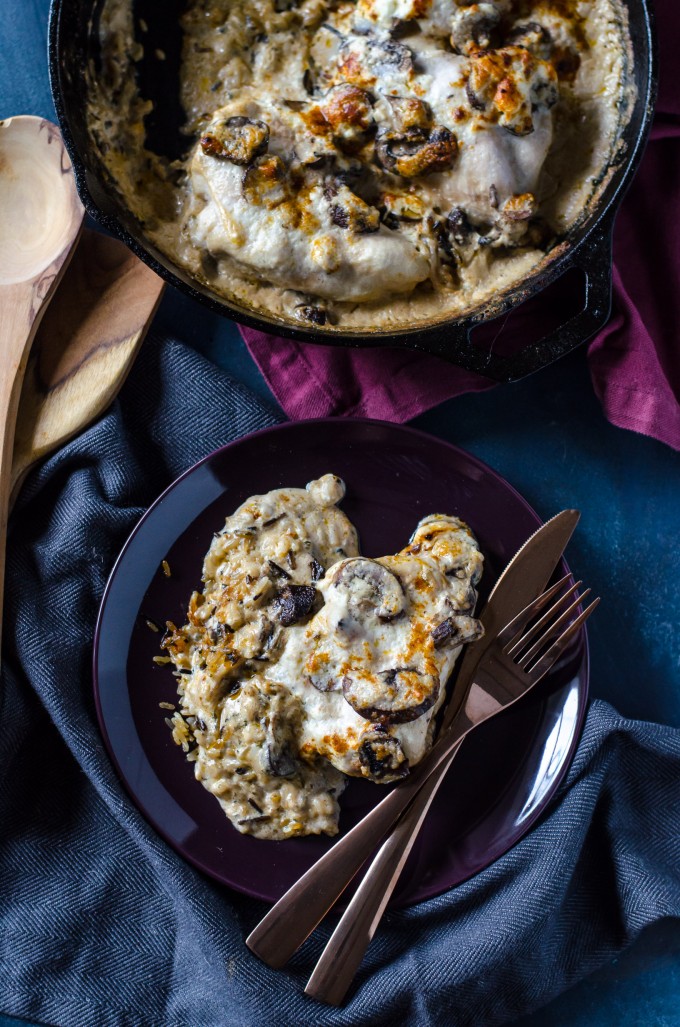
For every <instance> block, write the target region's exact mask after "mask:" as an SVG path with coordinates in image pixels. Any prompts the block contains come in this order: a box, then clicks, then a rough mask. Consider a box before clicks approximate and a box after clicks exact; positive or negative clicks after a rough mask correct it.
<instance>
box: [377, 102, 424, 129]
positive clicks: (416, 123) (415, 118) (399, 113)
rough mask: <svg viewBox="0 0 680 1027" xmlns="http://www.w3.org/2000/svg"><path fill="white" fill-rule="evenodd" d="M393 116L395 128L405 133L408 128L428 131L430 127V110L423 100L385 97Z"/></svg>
mask: <svg viewBox="0 0 680 1027" xmlns="http://www.w3.org/2000/svg"><path fill="white" fill-rule="evenodd" d="M385 99H386V100H387V101H388V102H389V104H390V107H391V108H392V114H393V116H394V122H395V128H396V129H397V130H398V131H400V132H406V131H407V130H408V129H409V128H423V129H429V128H430V127H431V125H432V109H431V108H430V105H429V104H427V103H425V101H424V100H418V99H417V98H416V97H414V96H386V97H385Z"/></svg>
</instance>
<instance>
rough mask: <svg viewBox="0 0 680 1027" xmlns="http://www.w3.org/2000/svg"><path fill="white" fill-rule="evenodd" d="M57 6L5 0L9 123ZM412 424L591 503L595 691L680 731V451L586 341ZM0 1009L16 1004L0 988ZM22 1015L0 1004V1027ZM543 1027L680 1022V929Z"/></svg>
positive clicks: (221, 347) (37, 94) (514, 475)
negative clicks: (598, 372)
mask: <svg viewBox="0 0 680 1027" xmlns="http://www.w3.org/2000/svg"><path fill="white" fill-rule="evenodd" d="M48 5H49V4H48V0H22V3H21V4H17V3H15V2H12V0H0V118H6V117H9V116H11V115H13V114H38V115H42V116H44V117H47V118H50V119H51V120H54V119H55V115H54V109H53V106H52V102H51V98H50V93H49V85H48V79H47V63H46V56H45V49H46V32H47V10H48ZM155 325H156V328H157V329H159V330H160V331H165V332H167V333H168V334H174V335H176V336H177V337H179V338H181V339H183V340H184V341H185V342H188V343H189V344H190V345H192V346H194V347H196V349H198V350H200V351H201V352H202V353H204V354H205V355H206V356H208V357H209V358H210V359H212V360H214V361H215V363H217V364H219V365H220V366H221V367H224V368H226V369H228V370H229V371H230V372H231V374H232V375H233V376H234V377H236V378H237V379H239V380H240V381H242V382H244V383H246V384H248V385H250V386H251V387H252V388H253V389H254V390H255V391H256V392H258V393H259V394H260V395H261V396H264V397H265V398H266V399H267V400H268V401H269V402H272V403H273V402H274V400H273V398H272V396H271V393H270V391H269V389H268V387H267V385H266V383H265V382H264V380H263V379H262V377H261V375H260V373H259V371H258V369H257V367H256V366H255V364H254V362H253V360H252V359H251V357H250V355H249V353H248V351H247V349H246V347H245V345H244V344H243V342H242V340H241V338H240V335H239V332H238V329H237V328H236V326H235V325H234V324H232V323H231V322H229V321H226V320H224V319H221V318H219V317H218V316H217V315H214V314H212V313H209V312H208V311H207V310H205V309H204V308H203V307H200V306H198V305H197V304H195V303H193V302H192V301H191V300H189V299H187V298H186V297H184V296H182V295H180V294H179V293H177V292H175V291H174V290H172V289H168V291H167V292H166V295H165V297H164V299H163V302H162V304H161V308H160V310H159V313H158V315H157V319H156V322H155ZM413 423H414V424H415V425H416V426H417V427H419V428H422V429H424V430H426V431H430V432H432V433H433V434H435V435H438V436H440V437H442V438H445V439H448V440H449V441H451V442H454V443H456V444H457V445H460V446H462V447H463V448H465V449H467V450H469V451H470V452H472V453H474V454H475V455H477V456H479V457H481V458H482V459H483V460H485V461H486V462H487V463H489V464H490V465H491V466H492V467H495V468H496V469H497V470H498V471H499V472H500V473H501V474H502V475H504V476H505V477H506V478H508V480H509V481H511V482H512V483H513V484H514V485H515V487H516V488H517V489H518V490H519V491H520V492H521V493H522V494H523V495H524V496H525V497H526V498H527V499H528V501H529V502H530V503H531V504H532V505H533V506H534V507H535V508H536V510H537V511H538V512H539V514H541V515H542V516H543V517H549V516H551V515H552V514H553V513H555V512H557V511H558V510H560V509H562V508H563V507H565V506H570V507H573V506H575V507H578V508H579V509H580V510H581V511H582V513H583V516H582V520H581V524H580V526H579V529H578V531H577V534H576V537H575V538H574V540H573V541H572V543H571V545H570V548H569V553H568V557H569V561H570V564H571V565H572V567H573V568H574V570H575V571H576V572H577V573H578V575H579V576H580V577H583V578H584V579H585V580H586V581H587V583H588V584H589V585H591V586H592V588H593V590H594V591H595V593H596V594H600V595H601V596H602V597H603V602H602V603H601V605H600V608H599V610H598V613H597V616H596V617H594V618H593V619H592V621H591V622H590V624H591V625H592V626H591V627H590V643H591V652H592V694H593V695H594V696H596V697H600V698H604V699H607V700H608V701H609V702H611V703H612V704H613V705H615V706H616V707H617V708H618V709H619V710H620V711H621V712H622V713H623V714H625V715H626V716H630V717H636V718H641V719H645V720H655V721H661V722H664V723H668V724H673V725H676V726H680V688H678V684H679V680H678V679H679V677H680V675H679V673H678V671H679V667H680V616H679V612H680V585H679V582H680V546H678V545H677V543H676V538H677V536H678V529H679V528H680V516H679V514H678V510H679V509H680V502H679V500H680V489H679V487H678V484H679V482H680V455H678V454H677V453H674V452H673V451H671V450H670V449H668V448H666V447H664V446H662V445H661V444H660V443H658V442H654V441H652V440H651V439H647V438H644V437H642V436H637V435H633V434H631V433H628V432H624V431H621V430H619V429H617V428H613V427H612V426H611V425H609V424H608V423H607V421H606V420H605V419H604V417H603V416H602V412H601V410H600V407H599V404H598V402H597V400H596V399H595V397H594V395H593V391H592V388H591V385H590V379H589V375H588V369H587V364H586V359H585V349H581V350H579V351H577V352H576V353H574V354H572V355H571V356H570V357H568V358H566V359H565V360H563V361H561V362H560V363H559V364H557V365H554V366H553V367H551V368H548V369H546V370H544V371H542V372H540V373H539V374H538V375H535V376H533V377H531V378H528V379H525V380H524V381H522V382H519V383H517V384H515V385H509V386H502V387H499V388H497V389H494V390H493V391H491V392H489V393H485V394H483V395H478V396H462V397H459V398H458V399H455V400H451V401H449V402H448V403H444V404H443V405H441V406H440V407H438V408H437V409H435V410H433V411H432V412H430V413H428V414H425V415H423V416H421V417H419V418H418V419H417V420H416V421H415V422H413ZM0 1010H2V1011H5V1012H9V1011H8V1010H5V1009H4V1004H3V996H2V994H0ZM20 1022H21V1021H16V1020H13V1019H11V1018H9V1017H5V1016H3V1015H2V1012H0V1027H8V1025H14V1024H18V1023H20ZM546 1024H548V1025H554V1027H586V1025H587V1027H601V1025H607V1027H608V1025H613V1024H624V1025H640V1027H676V1025H680V923H678V922H677V921H675V920H673V921H671V920H668V921H664V922H662V923H660V924H658V925H656V926H654V927H652V928H649V929H648V930H647V931H645V932H644V933H643V934H642V935H641V937H640V938H639V939H638V940H637V941H636V942H635V944H634V945H633V946H632V947H631V948H630V949H629V950H628V951H627V952H625V953H624V954H623V955H622V956H621V957H620V958H619V959H617V960H613V961H612V962H611V963H610V964H608V965H607V966H605V967H604V968H602V969H601V970H600V971H599V972H597V973H595V974H593V975H592V976H591V977H589V978H587V979H586V980H584V981H583V982H582V983H581V984H579V985H578V986H576V987H575V988H573V989H571V991H569V992H566V993H565V994H564V995H562V996H560V997H559V998H557V999H556V1000H555V1001H553V1002H552V1003H551V1004H550V1005H549V1006H547V1007H545V1008H544V1009H542V1010H541V1011H540V1012H538V1013H535V1014H534V1015H533V1016H528V1017H525V1018H523V1019H522V1020H520V1021H517V1027H543V1025H546ZM60 1027H68V1025H60ZM480 1027H483V1025H480Z"/></svg>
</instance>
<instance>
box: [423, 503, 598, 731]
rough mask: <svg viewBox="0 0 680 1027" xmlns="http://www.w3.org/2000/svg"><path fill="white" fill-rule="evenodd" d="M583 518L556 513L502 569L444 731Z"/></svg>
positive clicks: (469, 650) (463, 665) (456, 686)
mask: <svg viewBox="0 0 680 1027" xmlns="http://www.w3.org/2000/svg"><path fill="white" fill-rule="evenodd" d="M580 517H581V514H580V512H579V511H578V510H562V511H561V512H560V513H558V514H555V516H554V517H551V519H550V520H549V521H546V522H545V524H542V525H541V527H540V528H537V529H536V531H535V532H534V533H533V535H530V536H529V538H528V539H527V540H526V542H525V543H524V544H523V545H522V546H520V548H519V549H518V550H517V552H516V553H515V555H514V556H513V558H512V560H510V563H508V564H507V566H506V567H505V570H503V571H502V573H501V575H500V577H499V578H498V580H497V581H496V583H495V585H494V586H493V588H492V589H491V593H490V595H489V598H488V600H487V602H486V606H485V607H484V609H483V610H482V612H481V614H480V617H479V619H480V621H481V623H482V627H483V628H484V634H483V635H482V637H481V638H480V639H479V641H478V642H475V644H474V645H469V646H468V647H467V649H466V650H465V653H464V655H463V659H462V661H461V663H460V666H459V668H458V673H457V675H456V679H455V683H454V687H453V693H452V695H451V698H450V699H449V702H448V703H447V706H446V710H445V713H444V717H443V718H442V724H441V732H443V731H444V730H446V728H447V727H448V726H449V724H451V722H452V721H453V719H454V717H455V716H456V714H457V713H458V711H459V709H460V708H461V706H462V704H463V703H464V702H465V698H466V696H467V693H468V691H469V687H470V685H471V684H472V681H473V680H474V674H475V671H476V669H477V667H478V666H479V664H480V661H481V660H482V659H483V657H484V654H485V652H486V650H487V649H488V648H489V646H490V645H491V643H492V641H493V640H494V638H495V637H496V635H497V634H498V632H499V631H501V630H502V629H503V628H504V627H505V625H506V624H509V622H510V621H511V620H512V618H513V617H514V616H515V615H516V614H517V613H519V612H520V610H523V609H524V608H525V606H528V605H529V603H530V602H531V601H532V600H533V599H535V598H536V596H538V595H540V594H541V592H544V591H545V587H546V585H547V584H548V582H549V581H550V577H551V575H552V573H553V571H554V570H555V567H556V566H557V564H558V563H559V561H560V559H561V557H562V554H563V553H564V550H565V549H566V548H567V545H568V543H569V539H570V538H571V536H572V535H573V534H574V529H575V528H576V525H577V524H578V522H579V519H580ZM441 732H440V733H441Z"/></svg>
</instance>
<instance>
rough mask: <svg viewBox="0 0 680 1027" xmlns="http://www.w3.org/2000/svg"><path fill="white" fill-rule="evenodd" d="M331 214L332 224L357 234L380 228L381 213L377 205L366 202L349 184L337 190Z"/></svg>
mask: <svg viewBox="0 0 680 1027" xmlns="http://www.w3.org/2000/svg"><path fill="white" fill-rule="evenodd" d="M329 215H330V219H331V222H332V224H334V225H337V226H338V227H339V228H345V229H347V230H348V231H350V232H354V233H355V234H356V235H370V234H371V233H372V232H377V231H378V230H379V228H380V213H379V212H378V211H377V210H376V208H375V207H370V206H369V205H368V204H367V203H364V201H363V200H362V199H361V198H360V197H359V196H357V195H356V194H355V193H353V192H352V191H351V190H350V189H348V188H347V186H340V187H339V188H337V189H336V190H335V196H334V199H333V202H332V203H331V206H330V210H329Z"/></svg>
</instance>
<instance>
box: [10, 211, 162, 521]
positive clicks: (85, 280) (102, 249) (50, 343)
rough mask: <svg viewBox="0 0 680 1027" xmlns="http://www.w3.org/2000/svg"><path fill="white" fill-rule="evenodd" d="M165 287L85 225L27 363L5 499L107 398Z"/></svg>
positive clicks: (123, 374)
mask: <svg viewBox="0 0 680 1027" xmlns="http://www.w3.org/2000/svg"><path fill="white" fill-rule="evenodd" d="M164 285H165V283H164V282H163V280H162V279H161V278H159V277H158V275H156V274H154V272H153V271H152V270H151V269H150V268H148V267H147V266H146V264H143V263H142V262H141V260H139V259H138V258H137V257H135V255H134V254H133V253H131V252H130V250H128V249H127V247H126V246H124V245H123V243H121V242H119V241H118V240H117V239H111V238H109V237H108V236H105V235H101V234H99V233H97V232H92V231H89V230H88V229H85V231H84V232H83V234H82V237H81V239H80V242H79V243H78V248H77V250H76V252H75V255H74V258H73V260H72V261H71V263H70V265H69V268H68V271H67V272H66V274H65V275H64V278H63V281H62V283H61V285H60V287H59V291H58V293H57V295H56V296H55V298H54V301H53V303H52V304H51V306H50V309H49V310H48V312H47V314H46V316H45V318H44V320H43V322H42V324H41V326H40V329H39V331H38V333H37V335H36V338H35V343H34V345H33V350H32V352H31V358H30V360H29V363H28V369H27V372H26V377H25V379H24V387H23V392H22V395H21V403H20V405H19V415H18V422H17V431H16V438H15V441H14V465H13V468H12V487H11V498H10V503H11V505H13V503H14V500H15V498H16V496H17V494H18V492H19V489H20V488H21V485H22V483H23V480H24V477H25V475H26V472H27V471H28V470H29V469H30V468H31V467H32V466H33V464H34V463H35V462H36V461H37V460H41V459H42V458H43V457H44V456H46V455H47V454H48V453H51V452H52V451H53V450H54V449H56V448H57V447H58V446H61V445H63V444H64V443H65V442H66V441H68V439H70V438H72V437H73V436H74V435H76V434H78V432H80V431H82V430H83V429H84V428H86V427H87V426H88V425H89V424H91V423H92V421H94V420H95V418H96V417H98V416H100V415H101V414H102V413H103V412H104V411H105V410H106V409H107V407H108V406H109V405H110V404H111V402H112V401H113V399H114V398H115V396H116V395H117V393H118V391H119V389H120V388H121V386H122V384H123V382H124V381H125V378H126V377H127V374H128V372H129V370H130V368H131V366H132V364H133V361H134V358H135V356H136V354H137V351H138V349H139V346H140V345H141V342H142V340H143V338H144V336H145V334H146V330H147V328H148V326H149V324H150V323H151V321H152V319H153V317H154V314H155V312H156V309H157V307H158V304H159V302H160V299H161V297H162V295H163V289H164Z"/></svg>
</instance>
